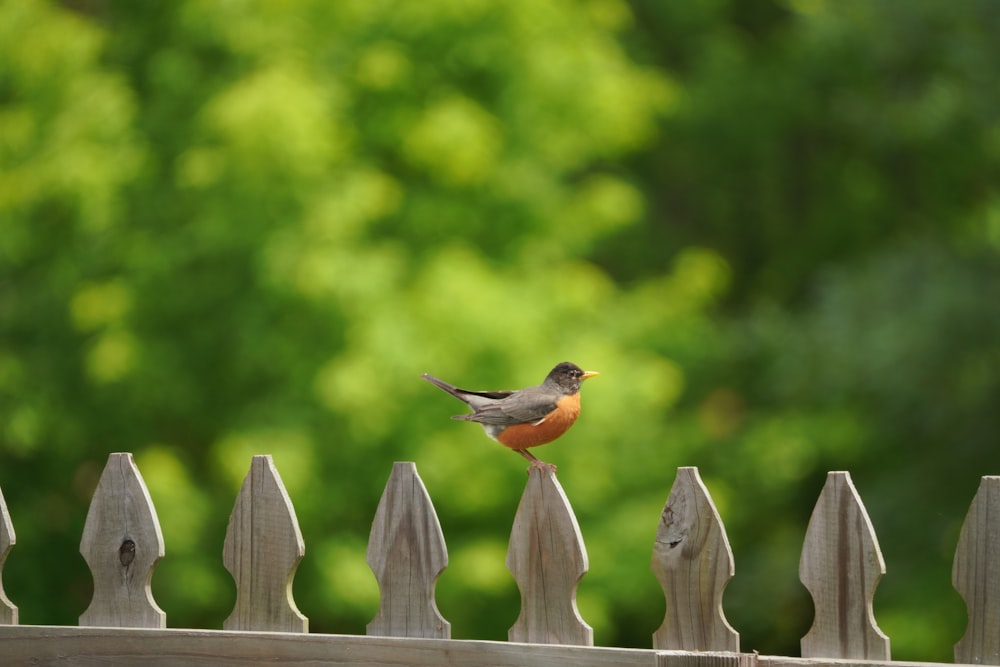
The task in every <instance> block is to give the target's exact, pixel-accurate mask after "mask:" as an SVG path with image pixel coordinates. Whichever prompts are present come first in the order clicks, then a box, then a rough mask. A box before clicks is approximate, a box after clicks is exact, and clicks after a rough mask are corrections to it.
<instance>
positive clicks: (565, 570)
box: [507, 468, 594, 646]
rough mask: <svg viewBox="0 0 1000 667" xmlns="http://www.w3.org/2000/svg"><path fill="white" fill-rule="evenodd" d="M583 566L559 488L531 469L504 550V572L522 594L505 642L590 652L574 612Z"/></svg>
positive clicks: (588, 637)
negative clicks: (563, 646)
mask: <svg viewBox="0 0 1000 667" xmlns="http://www.w3.org/2000/svg"><path fill="white" fill-rule="evenodd" d="M587 566H588V564H587V552H586V549H585V547H584V544H583V537H582V536H581V535H580V527H579V526H578V525H577V522H576V516H575V515H574V514H573V508H572V507H571V506H570V504H569V500H567V498H566V494H565V493H564V492H563V488H562V486H561V485H560V484H559V481H558V480H557V479H556V476H555V474H554V473H552V472H550V471H548V470H541V469H539V468H531V469H530V472H529V474H528V483H527V485H526V486H525V489H524V493H523V494H522V496H521V502H520V504H519V505H518V508H517V513H516V514H515V515H514V527H513V529H512V531H511V534H510V545H509V547H508V550H507V568H508V569H509V570H510V572H511V574H513V575H514V580H515V581H516V582H517V587H518V589H520V591H521V613H520V615H519V616H518V619H517V622H515V623H514V626H513V627H511V629H510V631H509V632H508V633H507V635H508V638H509V639H510V641H512V642H530V643H538V644H581V645H584V646H592V645H593V643H594V631H593V629H592V628H591V627H590V626H589V625H587V624H586V623H585V622H584V621H583V619H582V618H581V617H580V612H579V611H578V610H577V607H576V589H577V585H578V584H579V583H580V579H581V578H582V577H583V575H584V574H586V572H587Z"/></svg>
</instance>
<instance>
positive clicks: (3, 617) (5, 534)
mask: <svg viewBox="0 0 1000 667" xmlns="http://www.w3.org/2000/svg"><path fill="white" fill-rule="evenodd" d="M16 542H17V537H16V536H15V535H14V523H13V522H12V521H11V520H10V513H9V512H8V511H7V503H6V501H4V499H3V491H2V490H0V625H17V606H16V605H15V604H14V603H13V602H11V601H10V598H8V597H7V594H6V593H4V590H3V565H4V562H5V561H6V560H7V554H9V553H10V550H11V549H12V548H13V547H14V544H15V543H16Z"/></svg>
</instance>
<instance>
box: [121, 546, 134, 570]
mask: <svg viewBox="0 0 1000 667" xmlns="http://www.w3.org/2000/svg"><path fill="white" fill-rule="evenodd" d="M133 560H135V542H133V541H132V540H125V541H124V542H122V545H121V546H120V547H118V561H119V562H120V563H121V564H122V567H128V566H129V565H131V564H132V561H133Z"/></svg>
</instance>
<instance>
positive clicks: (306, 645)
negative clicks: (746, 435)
mask: <svg viewBox="0 0 1000 667" xmlns="http://www.w3.org/2000/svg"><path fill="white" fill-rule="evenodd" d="M655 535H656V536H655V541H654V544H653V555H652V569H653V572H654V573H655V575H656V577H657V579H658V580H659V582H660V585H661V586H662V588H663V593H664V596H665V600H666V614H665V617H664V620H663V623H662V625H661V626H660V627H659V629H657V630H656V632H655V633H654V634H653V637H652V648H651V649H624V648H610V647H595V646H593V643H594V640H593V631H592V630H591V628H590V626H589V625H587V623H586V621H585V620H584V619H582V618H581V617H580V613H579V611H578V610H577V606H576V589H577V585H578V583H579V581H580V579H581V578H582V577H583V576H584V574H585V573H586V572H587V568H588V563H587V553H586V549H585V547H584V542H583V539H582V537H581V534H580V528H579V526H578V525H577V522H576V517H575V516H574V514H573V510H572V507H571V506H570V503H569V501H568V499H567V498H566V495H565V493H564V492H563V489H562V487H561V486H560V484H559V482H558V480H557V479H556V477H555V475H553V474H551V473H548V472H543V471H541V470H532V471H531V473H530V475H529V477H528V482H527V486H526V488H525V491H524V494H523V496H522V498H521V503H520V505H519V506H518V509H517V513H516V515H515V517H514V525H513V529H512V531H511V538H510V546H509V550H508V554H507V567H508V569H509V570H510V571H511V573H512V575H513V577H514V580H515V581H516V582H517V586H518V588H519V590H520V593H521V613H520V616H519V617H518V619H517V621H516V623H515V624H514V626H513V627H512V628H510V631H509V635H508V637H509V641H508V642H493V641H476V640H452V639H450V636H451V625H450V624H449V622H448V621H447V620H446V619H445V618H443V617H442V615H441V613H440V612H439V610H438V608H437V605H436V604H435V602H434V587H435V584H436V582H437V579H438V577H439V576H440V574H441V572H442V571H443V570H444V569H445V567H447V564H448V555H447V549H446V546H445V541H444V536H443V535H442V532H441V526H440V524H439V522H438V519H437V515H436V513H435V511H434V506H433V504H432V503H431V499H430V496H429V495H428V493H427V490H426V489H425V488H424V485H423V483H422V482H421V480H420V477H419V475H418V474H417V469H416V466H415V465H414V464H413V463H396V464H395V465H394V466H393V469H392V473H391V475H390V476H389V481H388V483H387V484H386V488H385V491H384V493H383V495H382V499H381V501H380V503H379V505H378V508H377V510H376V512H375V517H374V521H373V523H372V529H371V535H370V538H369V543H368V554H367V561H368V564H369V566H370V567H371V569H372V571H373V572H374V573H375V577H376V579H377V581H378V585H379V588H380V593H381V599H380V603H379V607H378V610H377V612H376V614H375V617H374V618H373V619H372V621H371V623H369V625H368V636H365V637H358V636H349V635H319V634H309V633H308V620H307V619H306V618H305V617H304V616H303V615H302V614H301V612H299V610H298V608H297V607H296V605H295V601H294V600H293V598H292V578H293V577H294V575H295V570H296V568H297V567H298V564H299V562H300V561H301V559H302V557H303V554H304V544H303V540H302V535H301V533H300V532H299V527H298V522H297V520H296V517H295V510H294V508H293V507H292V503H291V501H290V499H289V497H288V494H287V493H286V492H285V488H284V486H283V485H282V482H281V478H280V476H279V474H278V471H277V469H276V468H275V466H274V463H273V462H272V460H271V457H270V456H255V457H253V460H252V462H251V466H250V472H249V473H248V474H247V477H246V479H245V480H244V483H243V487H242V488H241V490H240V492H239V495H238V496H237V498H236V503H235V506H234V508H233V512H232V514H231V516H230V521H229V528H228V530H227V532H226V538H225V543H224V546H223V562H224V564H225V566H226V568H227V569H228V570H229V572H230V573H231V574H232V575H233V578H234V580H235V581H236V588H237V596H236V603H235V608H234V609H233V612H232V614H231V615H230V616H229V618H227V619H226V621H225V622H224V628H225V629H224V630H222V631H212V630H183V629H167V628H166V615H165V614H164V612H163V611H162V610H161V609H160V608H159V607H158V606H157V605H156V602H155V600H153V596H152V593H151V590H150V581H151V578H152V576H153V571H154V569H155V567H156V565H157V563H158V562H159V560H160V559H161V558H162V557H163V554H164V544H163V537H162V535H161V533H160V527H159V522H158V519H157V515H156V510H155V509H154V507H153V503H152V501H151V499H150V497H149V493H148V492H147V490H146V486H145V484H144V482H143V480H142V476H141V474H140V473H139V470H138V468H137V467H136V465H135V462H134V461H133V459H132V455H131V454H112V455H111V456H110V457H109V459H108V463H107V465H106V467H105V469H104V473H103V474H102V476H101V479H100V481H99V483H98V486H97V489H96V491H95V492H94V497H93V500H92V502H91V506H90V511H89V512H88V515H87V520H86V524H85V526H84V530H83V538H82V540H81V544H80V550H81V553H82V554H83V557H84V559H85V561H86V562H87V565H88V566H89V567H90V570H91V572H92V574H93V578H94V594H93V599H92V601H91V603H90V606H89V607H88V608H87V609H86V610H85V611H84V612H83V614H82V615H81V616H80V627H57V626H21V625H18V616H17V607H16V606H15V605H14V604H13V603H12V602H11V601H10V600H9V599H8V598H7V596H6V595H5V594H4V590H3V579H2V574H3V564H4V561H5V559H6V557H7V555H8V553H9V552H10V550H11V548H12V547H13V546H14V544H15V534H14V526H13V523H12V520H11V517H10V515H9V513H8V511H7V506H6V504H5V502H4V498H3V494H2V493H0V665H19V664H31V665H40V664H59V665H67V664H95V663H97V664H103V663H112V662H113V663H114V664H140V663H143V664H145V663H155V664H157V665H234V664H246V663H256V662H260V661H267V662H268V663H270V664H278V665H300V664H328V665H358V666H366V667H371V666H374V665H396V666H399V665H426V666H431V665H434V666H438V665H453V666H455V667H465V666H471V665H507V666H514V665H525V666H528V665H531V666H534V667H546V666H553V667H555V666H561V667H570V666H580V667H586V666H593V667H598V666H604V665H609V666H610V665H643V666H645V667H656V666H660V667H667V666H669V667H751V666H754V665H759V666H760V667H791V666H792V665H820V664H838V665H852V666H855V667H860V666H862V665H875V664H883V665H889V666H897V667H903V666H904V665H910V666H911V667H912V666H915V665H921V664H922V665H927V664H929V663H902V662H891V663H888V662H886V661H889V660H890V651H889V645H890V642H889V638H888V637H886V636H885V634H883V633H882V631H881V630H880V629H879V627H878V625H877V624H876V621H875V616H874V613H873V610H872V599H873V597H874V594H875V587H876V585H877V584H878V581H879V579H880V578H881V576H882V575H883V574H884V572H885V565H884V562H883V560H882V554H881V552H880V551H879V546H878V540H877V538H876V536H875V531H874V530H873V528H872V525H871V522H870V521H869V519H868V515H867V513H866V511H865V508H864V505H863V504H862V502H861V498H860V496H859V495H858V493H857V491H856V490H855V488H854V485H853V484H852V482H851V478H850V475H849V474H848V473H846V472H831V473H830V474H829V476H828V477H827V481H826V485H825V486H824V488H823V490H822V492H821V493H820V496H819V500H818V502H817V504H816V507H815V509H814V511H813V515H812V518H811V519H810V522H809V526H808V529H807V532H806V538H805V544H804V547H803V550H802V558H801V562H800V566H799V576H800V579H801V580H802V582H803V584H804V585H805V587H806V588H807V590H808V591H809V593H810V594H811V596H812V598H813V602H814V605H815V610H816V613H815V618H814V621H813V626H812V628H811V629H810V630H809V632H808V633H807V634H806V636H805V637H803V638H802V645H801V648H802V657H801V658H793V657H780V656H761V655H757V654H756V653H741V652H740V645H739V633H737V632H736V630H734V629H733V628H732V627H731V626H730V624H729V623H728V621H727V620H726V618H725V614H724V612H723V608H722V595H723V591H724V589H725V587H726V584H727V583H728V582H729V580H730V579H731V578H732V576H733V572H734V564H733V554H732V550H731V549H730V547H729V542H728V540H727V538H726V532H725V527H724V526H723V523H722V521H721V519H720V517H719V514H718V512H717V511H716V509H715V506H714V505H713V503H712V500H711V497H710V495H709V493H708V489H707V488H706V487H705V485H704V484H703V483H702V481H701V478H700V477H699V475H698V470H697V469H696V468H679V469H678V471H677V478H676V479H675V481H674V484H673V486H672V488H671V489H670V492H669V495H668V496H667V500H666V504H665V505H664V508H663V512H662V514H661V516H660V522H659V526H658V528H657V530H656V533H655ZM952 581H953V583H954V586H955V588H956V590H958V592H959V593H960V594H961V595H962V597H963V598H964V599H965V601H966V604H967V606H968V610H969V625H968V630H967V632H966V634H965V636H964V637H963V638H962V639H961V640H960V641H959V642H958V644H957V645H956V646H955V659H956V661H957V662H961V663H976V664H994V665H996V664H1000V477H983V478H982V482H981V484H980V487H979V490H978V492H977V494H976V496H975V498H974V499H973V501H972V505H971V507H970V509H969V513H968V516H967V517H966V520H965V524H964V526H963V528H962V531H961V536H960V539H959V543H958V548H957V550H956V553H955V561H954V568H953V572H952Z"/></svg>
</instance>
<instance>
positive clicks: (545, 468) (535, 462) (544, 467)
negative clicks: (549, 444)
mask: <svg viewBox="0 0 1000 667" xmlns="http://www.w3.org/2000/svg"><path fill="white" fill-rule="evenodd" d="M514 451H515V452H517V453H518V454H520V455H521V456H523V457H524V458H526V459H528V460H529V461H531V465H530V466H528V472H529V473H530V472H531V469H532V468H538V469H539V470H541V471H542V472H550V473H552V474H553V475H554V474H556V467H555V466H554V465H553V464H551V463H546V462H545V461H542V460H540V459H539V458H538V457H537V456H535V455H534V454H532V453H531V452H529V451H528V450H527V449H515V450H514Z"/></svg>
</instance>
